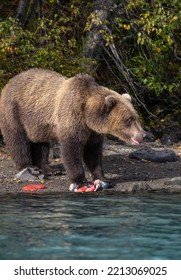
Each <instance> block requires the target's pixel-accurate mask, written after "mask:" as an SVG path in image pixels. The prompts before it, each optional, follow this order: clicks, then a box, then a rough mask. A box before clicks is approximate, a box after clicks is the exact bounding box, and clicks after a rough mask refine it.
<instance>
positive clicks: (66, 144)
mask: <svg viewBox="0 0 181 280" xmlns="http://www.w3.org/2000/svg"><path fill="white" fill-rule="evenodd" d="M61 155H62V159H63V163H64V166H65V169H66V172H67V176H68V178H69V180H70V182H71V183H77V184H80V183H83V182H84V181H85V173H84V169H83V165H82V145H81V144H80V143H79V142H78V141H72V140H67V141H61Z"/></svg>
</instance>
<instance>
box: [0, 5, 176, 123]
mask: <svg viewBox="0 0 181 280" xmlns="http://www.w3.org/2000/svg"><path fill="white" fill-rule="evenodd" d="M180 8H181V2H180V0H172V1H168V0H147V1H145V0H94V1H89V0H88V1H87V0H82V1H80V0H13V1H10V0H2V1H1V3H0V89H1V88H2V87H3V86H4V84H5V83H6V82H7V81H8V80H9V79H10V78H11V77H12V76H14V75H15V74H17V73H19V72H21V71H23V70H25V69H29V68H31V67H42V68H47V69H51V70H55V71H58V72H59V73H61V74H63V75H66V76H72V75H75V74H77V73H80V72H86V73H89V74H91V75H93V76H95V77H96V79H97V80H98V82H99V83H102V84H104V85H106V86H108V87H111V88H112V89H115V90H117V91H118V92H120V93H123V92H126V91H128V92H129V93H130V94H131V95H132V96H133V99H134V101H135V103H136V105H137V108H138V110H139V111H140V113H141V114H142V117H143V120H144V121H145V123H146V124H147V125H149V126H150V125H153V124H154V125H157V126H159V125H160V122H161V123H162V124H163V123H166V122H175V123H176V124H177V125H178V126H179V125H180V122H181V119H180V118H181V117H180V115H181V83H180V77H181V32H180V31H181V28H180V26H181V9H180Z"/></svg>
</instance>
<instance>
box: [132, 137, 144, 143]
mask: <svg viewBox="0 0 181 280" xmlns="http://www.w3.org/2000/svg"><path fill="white" fill-rule="evenodd" d="M131 140H132V143H133V144H134V145H140V144H141V142H142V140H141V139H139V140H137V139H134V138H133V137H131Z"/></svg>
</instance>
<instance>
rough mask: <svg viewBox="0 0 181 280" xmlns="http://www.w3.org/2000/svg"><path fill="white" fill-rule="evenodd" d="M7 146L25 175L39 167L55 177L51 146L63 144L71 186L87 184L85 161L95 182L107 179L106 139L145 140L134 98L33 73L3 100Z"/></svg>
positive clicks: (82, 81)
mask: <svg viewBox="0 0 181 280" xmlns="http://www.w3.org/2000/svg"><path fill="white" fill-rule="evenodd" d="M0 119H1V124H0V127H1V131H2V134H3V137H4V141H5V143H6V145H7V148H8V149H9V152H10V154H11V155H12V158H13V160H14V162H15V164H16V167H17V169H19V170H21V169H23V168H25V167H27V166H31V165H35V166H38V167H39V168H40V169H42V171H43V172H44V173H48V172H49V167H48V153H49V142H50V141H51V140H54V139H56V140H58V141H60V143H61V154H62V158H63V162H64V165H65V168H66V170H67V174H68V177H69V179H70V181H71V182H77V183H80V182H82V181H84V180H85V175H84V169H83V165H82V164H83V161H84V162H85V163H86V165H87V166H88V168H89V170H90V172H91V174H92V178H93V179H98V178H99V179H103V177H104V175H103V170H102V144H103V135H104V134H107V133H109V134H112V135H115V136H117V137H119V138H120V139H122V140H124V141H125V142H128V143H133V142H134V143H138V142H141V141H142V137H143V130H142V128H141V126H140V124H139V122H138V116H137V113H136V111H135V109H134V108H133V106H132V104H131V100H130V96H129V95H128V94H125V95H124V94H123V95H120V94H118V93H117V92H115V91H112V90H109V89H108V88H105V87H102V86H100V85H98V84H97V83H96V82H95V80H94V78H93V77H91V76H88V75H77V76H75V77H72V78H66V77H63V76H61V75H60V74H58V73H56V72H53V71H48V70H43V69H30V70H28V71H25V72H22V73H20V74H19V75H17V76H15V77H14V78H12V79H11V80H10V81H9V82H8V83H7V85H6V86H5V87H4V89H3V91H2V95H1V100H0Z"/></svg>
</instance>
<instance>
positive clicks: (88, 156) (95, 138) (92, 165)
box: [83, 133, 104, 180]
mask: <svg viewBox="0 0 181 280" xmlns="http://www.w3.org/2000/svg"><path fill="white" fill-rule="evenodd" d="M102 146H103V137H102V136H101V135H99V134H97V133H93V134H92V135H91V136H90V137H89V139H88V141H87V143H86V145H85V147H84V153H83V158H84V162H85V164H86V165H87V167H88V168H89V170H90V172H91V176H92V179H93V180H96V179H101V180H103V179H104V173H103V169H102Z"/></svg>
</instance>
